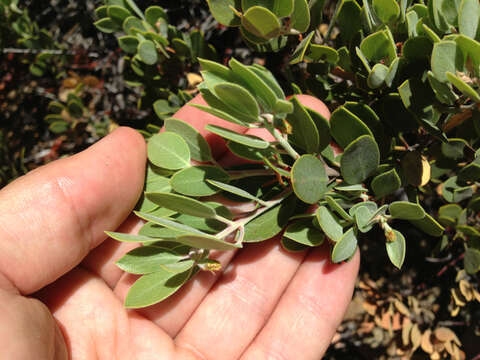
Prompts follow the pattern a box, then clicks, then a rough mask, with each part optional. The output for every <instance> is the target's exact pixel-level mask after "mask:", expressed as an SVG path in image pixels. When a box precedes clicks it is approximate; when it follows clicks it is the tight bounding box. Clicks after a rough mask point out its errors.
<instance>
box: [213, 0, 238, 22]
mask: <svg viewBox="0 0 480 360" xmlns="http://www.w3.org/2000/svg"><path fill="white" fill-rule="evenodd" d="M207 2H208V6H209V7H210V11H211V12H212V15H213V17H214V18H215V20H217V21H218V22H219V23H220V24H222V25H225V26H238V25H240V18H239V17H238V16H237V15H235V12H234V11H233V10H232V9H231V7H233V8H234V9H240V0H207Z"/></svg>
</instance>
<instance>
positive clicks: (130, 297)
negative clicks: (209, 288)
mask: <svg viewBox="0 0 480 360" xmlns="http://www.w3.org/2000/svg"><path fill="white" fill-rule="evenodd" d="M192 266H193V261H192ZM191 273H192V270H191V269H189V270H186V271H184V272H181V273H179V274H178V273H175V272H172V271H168V270H165V269H162V270H161V271H157V272H154V273H151V274H147V275H143V276H142V277H140V278H139V279H138V280H137V281H135V283H134V284H133V285H132V287H131V288H130V290H129V292H128V294H127V297H126V299H125V307H126V308H130V309H135V308H141V307H146V306H149V305H153V304H156V303H158V302H160V301H162V300H165V299H166V298H168V297H169V296H170V295H172V294H173V293H175V292H176V291H177V290H178V289H180V287H181V286H182V285H183V284H184V283H185V282H186V281H187V280H188V279H189V277H190V275H191Z"/></svg>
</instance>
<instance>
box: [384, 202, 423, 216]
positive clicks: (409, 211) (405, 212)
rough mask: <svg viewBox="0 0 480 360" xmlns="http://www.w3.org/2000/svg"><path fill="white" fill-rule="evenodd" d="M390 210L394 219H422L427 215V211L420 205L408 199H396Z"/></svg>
mask: <svg viewBox="0 0 480 360" xmlns="http://www.w3.org/2000/svg"><path fill="white" fill-rule="evenodd" d="M388 210H389V211H390V215H392V217H393V218H394V219H403V220H421V219H423V218H424V217H425V211H424V210H423V208H422V207H421V206H420V205H418V204H416V203H411V202H408V201H395V202H393V203H391V204H390V206H389V208H388Z"/></svg>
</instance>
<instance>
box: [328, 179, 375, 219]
mask: <svg viewBox="0 0 480 360" xmlns="http://www.w3.org/2000/svg"><path fill="white" fill-rule="evenodd" d="M337 190H340V189H338V187H337ZM363 190H366V189H363ZM325 200H327V204H328V206H330V208H331V209H332V210H334V211H335V212H336V213H337V214H338V215H340V216H341V217H342V218H344V219H345V220H347V221H352V220H353V219H352V217H351V216H350V215H349V214H348V213H347V212H346V211H345V210H344V209H343V207H342V206H341V205H340V204H339V203H338V202H337V201H336V200H335V199H334V198H333V197H331V196H325Z"/></svg>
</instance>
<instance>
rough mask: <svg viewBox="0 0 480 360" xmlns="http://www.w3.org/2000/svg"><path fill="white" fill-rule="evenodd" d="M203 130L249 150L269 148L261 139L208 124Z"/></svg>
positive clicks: (268, 144)
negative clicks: (249, 148)
mask: <svg viewBox="0 0 480 360" xmlns="http://www.w3.org/2000/svg"><path fill="white" fill-rule="evenodd" d="M205 129H207V130H208V131H210V132H212V133H214V134H217V135H219V136H221V137H223V138H224V139H227V140H230V141H233V142H236V143H239V144H242V145H245V146H248V147H251V148H255V149H266V148H268V147H269V146H270V143H269V142H268V141H265V140H263V139H262V138H259V137H258V136H253V135H243V134H240V133H238V132H236V131H233V130H229V129H226V128H223V127H221V126H217V125H210V124H209V125H207V126H205Z"/></svg>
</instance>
